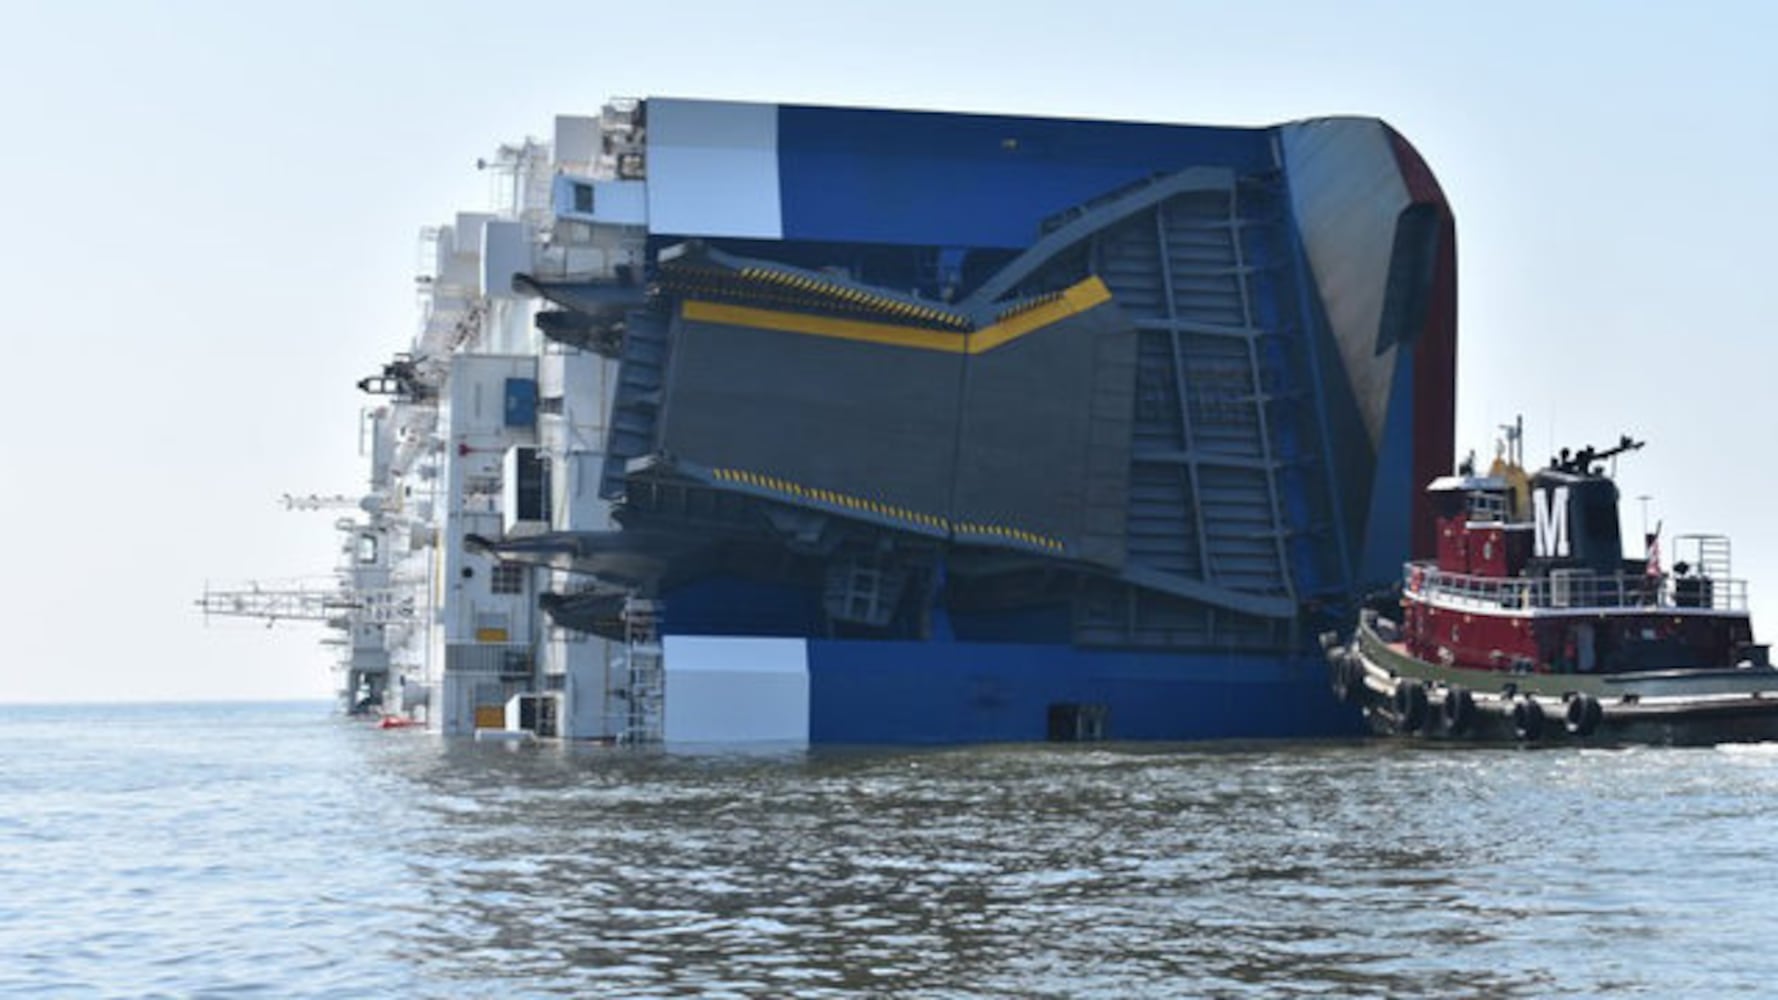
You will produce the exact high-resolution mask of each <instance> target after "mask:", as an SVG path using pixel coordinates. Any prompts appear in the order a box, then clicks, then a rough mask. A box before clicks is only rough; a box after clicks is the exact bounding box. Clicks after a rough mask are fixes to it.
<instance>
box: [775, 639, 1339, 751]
mask: <svg viewBox="0 0 1778 1000" xmlns="http://www.w3.org/2000/svg"><path fill="white" fill-rule="evenodd" d="M808 646H809V696H810V697H809V740H810V742H813V743H968V742H1024V741H1036V740H1045V739H1050V738H1064V737H1072V736H1073V735H1074V733H1073V732H1072V731H1071V732H1068V733H1065V734H1058V733H1056V732H1054V731H1053V729H1052V723H1053V722H1054V721H1056V720H1055V719H1054V717H1053V715H1052V709H1053V708H1054V707H1055V706H1058V705H1063V706H1102V707H1103V712H1104V714H1103V718H1102V720H1101V721H1102V728H1100V729H1099V730H1098V731H1097V732H1096V733H1095V735H1096V736H1097V737H1098V738H1103V739H1109V740H1217V739H1280V738H1293V737H1337V736H1355V735H1359V734H1360V732H1361V727H1360V726H1359V725H1358V723H1357V722H1356V721H1355V720H1354V719H1353V718H1352V713H1350V712H1345V711H1341V710H1340V706H1339V704H1338V703H1337V702H1336V701H1335V700H1334V699H1332V698H1331V697H1329V692H1328V688H1327V683H1326V672H1325V667H1324V666H1323V665H1322V661H1321V660H1320V658H1319V657H1310V656H1308V655H1302V656H1295V657H1284V656H1271V657H1267V656H1256V655H1236V656H1214V655H1208V654H1177V653H1138V652H1115V651H1101V650H1081V649H1074V648H1070V647H1065V646H1064V647H1056V646H1044V645H1013V644H1002V643H962V642H956V643H921V642H865V641H848V640H825V639H817V640H811V641H810V642H809V644H808Z"/></svg>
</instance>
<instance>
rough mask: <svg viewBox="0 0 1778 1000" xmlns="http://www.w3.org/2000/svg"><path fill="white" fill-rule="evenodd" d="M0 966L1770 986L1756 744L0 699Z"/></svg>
mask: <svg viewBox="0 0 1778 1000" xmlns="http://www.w3.org/2000/svg"><path fill="white" fill-rule="evenodd" d="M0 803H3V805H0V995H7V996H29V997H40V996H131V997H135V996H155V995H165V996H181V997H184V996H274V997H293V996H399V997H434V996H436V997H481V996H490V997H492V996H498V997H509V996H557V995H566V996H675V995H685V996H693V995H695V996H733V997H783V996H809V997H822V996H897V997H900V996H911V997H966V996H997V997H998V996H1019V997H1041V996H1053V997H1143V996H1155V997H1185V996H1245V995H1252V996H1266V997H1274V996H1336V997H1350V996H1379V997H1398V996H1452V997H1545V996H1554V995H1563V996H1582V995H1597V996H1611V997H1619V996H1635V995H1642V996H1656V997H1701V996H1734V995H1744V996H1771V995H1774V994H1775V993H1778V896H1775V895H1774V889H1778V747H1771V746H1757V747H1732V748H1718V749H1714V750H1708V749H1706V750H1655V749H1637V750H1621V751H1589V750H1580V751H1576V750H1568V749H1550V750H1531V751H1526V750H1514V749H1450V748H1436V747H1416V746H1397V745H1392V744H1386V743H1351V744H1341V745H1263V746H1242V747H1236V746H1213V747H1202V746H1196V747H1194V746H1166V747H1154V746H1123V745H1118V746H1098V747H1078V746H1076V747H1053V746H997V747H984V748H968V749H941V750H902V749H877V750H849V751H843V752H825V751H821V752H782V753H768V754H751V755H750V754H739V753H737V754H710V755H678V754H665V753H660V752H645V751H626V750H613V749H609V748H597V747H561V746H550V745H540V746H530V747H507V746H499V745H488V744H475V743H468V742H460V741H446V740H443V739H441V738H439V737H436V736H432V735H429V734H425V733H418V732H412V731H379V730H376V729H373V728H370V727H368V726H366V725H364V724H362V723H358V722H352V721H348V720H345V719H341V718H338V717H335V716H333V715H332V714H330V712H329V709H328V707H327V706H325V705H314V704H283V705H204V706H145V707H82V708H59V707H58V708H37V707H30V708H21V707H16V706H15V707H9V708H7V709H6V711H5V713H4V720H3V721H0Z"/></svg>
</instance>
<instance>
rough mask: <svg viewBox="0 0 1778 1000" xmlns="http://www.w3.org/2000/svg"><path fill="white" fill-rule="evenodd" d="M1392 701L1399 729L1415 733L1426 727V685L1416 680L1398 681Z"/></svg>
mask: <svg viewBox="0 0 1778 1000" xmlns="http://www.w3.org/2000/svg"><path fill="white" fill-rule="evenodd" d="M1392 701H1393V704H1394V706H1395V725H1396V728H1397V729H1400V730H1401V731H1402V732H1404V733H1415V732H1419V731H1420V729H1421V728H1422V727H1424V726H1425V725H1426V713H1427V707H1428V706H1427V699H1426V685H1424V684H1422V683H1420V682H1419V681H1415V680H1406V681H1398V682H1396V685H1395V694H1394V696H1393V698H1392Z"/></svg>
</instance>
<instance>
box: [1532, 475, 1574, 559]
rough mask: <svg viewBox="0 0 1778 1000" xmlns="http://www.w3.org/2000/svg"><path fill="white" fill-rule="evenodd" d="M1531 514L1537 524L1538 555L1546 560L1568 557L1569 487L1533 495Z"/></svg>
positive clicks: (1540, 491) (1537, 492)
mask: <svg viewBox="0 0 1778 1000" xmlns="http://www.w3.org/2000/svg"><path fill="white" fill-rule="evenodd" d="M1531 513H1532V515H1533V517H1534V519H1535V521H1536V524H1537V539H1536V546H1537V555H1539V556H1541V557H1543V558H1545V559H1563V558H1566V557H1567V556H1568V487H1566V486H1558V487H1556V488H1555V489H1551V490H1538V491H1536V492H1534V493H1532V494H1531Z"/></svg>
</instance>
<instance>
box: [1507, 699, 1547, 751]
mask: <svg viewBox="0 0 1778 1000" xmlns="http://www.w3.org/2000/svg"><path fill="white" fill-rule="evenodd" d="M1513 735H1514V736H1515V737H1517V738H1519V739H1520V740H1523V741H1524V742H1526V743H1534V742H1536V741H1537V738H1538V737H1540V736H1542V735H1543V706H1542V705H1539V704H1538V703H1537V702H1535V701H1533V700H1531V699H1530V698H1520V699H1519V700H1518V701H1515V702H1513Z"/></svg>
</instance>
